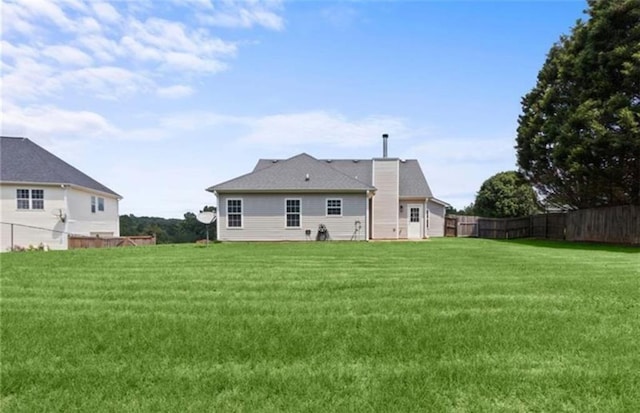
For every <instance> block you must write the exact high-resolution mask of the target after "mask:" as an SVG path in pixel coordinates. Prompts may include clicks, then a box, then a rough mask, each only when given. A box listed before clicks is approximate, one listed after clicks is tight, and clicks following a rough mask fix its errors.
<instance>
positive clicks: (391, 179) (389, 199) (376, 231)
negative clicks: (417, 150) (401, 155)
mask: <svg viewBox="0 0 640 413" xmlns="http://www.w3.org/2000/svg"><path fill="white" fill-rule="evenodd" d="M399 168H400V164H399V161H398V159H374V160H373V186H375V187H376V188H377V191H376V194H375V196H374V197H373V214H372V219H373V231H372V232H373V233H372V238H373V239H394V238H398V233H399V230H400V228H399V218H398V209H399V190H400V185H399Z"/></svg>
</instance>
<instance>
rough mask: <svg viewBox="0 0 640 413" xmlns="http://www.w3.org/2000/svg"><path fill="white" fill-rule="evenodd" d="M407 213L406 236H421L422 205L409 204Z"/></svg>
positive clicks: (414, 237) (410, 237)
mask: <svg viewBox="0 0 640 413" xmlns="http://www.w3.org/2000/svg"><path fill="white" fill-rule="evenodd" d="M407 207H408V208H409V215H408V216H407V220H408V221H409V222H407V237H409V239H420V238H422V205H419V204H409V205H407Z"/></svg>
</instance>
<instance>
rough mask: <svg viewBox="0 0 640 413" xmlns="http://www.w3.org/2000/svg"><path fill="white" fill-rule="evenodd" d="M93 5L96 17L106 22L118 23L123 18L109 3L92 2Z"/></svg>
mask: <svg viewBox="0 0 640 413" xmlns="http://www.w3.org/2000/svg"><path fill="white" fill-rule="evenodd" d="M91 7H92V8H93V11H94V12H95V14H96V17H98V19H100V20H102V21H103V22H105V23H117V22H119V21H120V20H121V19H122V16H120V13H118V11H117V10H116V9H115V8H114V7H113V6H112V5H110V4H109V3H106V2H95V3H91Z"/></svg>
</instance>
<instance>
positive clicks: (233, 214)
mask: <svg viewBox="0 0 640 413" xmlns="http://www.w3.org/2000/svg"><path fill="white" fill-rule="evenodd" d="M227 227H228V228H242V199H227Z"/></svg>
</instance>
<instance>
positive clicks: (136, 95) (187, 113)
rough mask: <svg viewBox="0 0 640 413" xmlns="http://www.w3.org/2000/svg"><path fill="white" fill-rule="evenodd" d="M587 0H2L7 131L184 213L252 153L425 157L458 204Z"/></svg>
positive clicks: (136, 203)
mask: <svg viewBox="0 0 640 413" xmlns="http://www.w3.org/2000/svg"><path fill="white" fill-rule="evenodd" d="M586 7H587V5H586V1H584V0H556V1H520V0H511V1H510V0H496V1H489V0H486V1H485V0H480V1H457V0H449V1H446V0H441V1H353V2H329V1H291V2H280V1H259V0H255V1H226V0H225V1H215V0H188V1H187V0H180V1H179V0H175V1H170V0H166V1H153V2H152V1H142V0H135V1H116V2H100V1H81V0H60V1H45V0H32V1H29V2H26V1H16V2H13V1H10V0H9V1H5V2H3V4H2V21H3V24H2V51H1V53H2V134H3V135H8V136H25V137H28V138H30V139H32V140H33V141H35V142H36V143H38V144H40V145H42V146H43V147H45V148H46V149H48V150H50V151H52V152H53V153H55V154H56V155H58V156H60V157H61V158H63V159H64V160H66V161H67V162H69V163H71V164H72V165H74V166H76V167H77V168H79V169H80V170H82V171H84V172H85V173H87V174H89V175H90V176H92V177H93V178H95V179H97V180H98V181H100V182H101V183H103V184H105V185H107V186H109V187H110V188H112V189H113V190H115V191H116V192H118V193H119V194H121V195H122V196H123V197H124V199H123V200H122V201H121V203H120V212H121V213H122V214H129V213H132V214H135V215H150V216H163V217H177V218H179V217H182V215H183V214H184V213H185V212H187V211H195V212H197V211H198V210H200V209H201V208H202V207H203V206H204V205H212V204H214V197H213V195H212V194H210V193H208V192H205V190H204V189H205V188H206V187H208V186H211V185H214V184H216V183H219V182H222V181H225V180H227V179H230V178H233V177H236V176H238V175H241V174H244V173H246V172H249V171H250V170H251V169H252V168H253V166H254V165H255V163H256V161H257V160H258V159H259V158H288V157H291V156H293V155H296V154H298V153H300V152H307V153H308V154H310V155H312V156H315V157H317V158H334V159H335V158H371V157H375V156H380V155H381V152H382V140H381V135H382V134H383V133H388V134H389V135H390V138H389V155H390V156H393V157H400V158H408V159H418V160H419V161H420V163H421V164H422V168H423V170H424V172H425V175H426V177H427V180H428V181H429V184H430V186H431V189H432V191H433V192H434V194H435V196H436V197H437V198H439V199H442V200H444V201H447V202H449V203H450V204H452V205H453V206H455V207H457V208H462V207H464V206H465V205H467V204H469V203H471V202H472V201H473V200H474V197H475V193H476V192H477V190H478V189H479V187H480V185H481V184H482V182H483V181H484V180H485V179H487V178H489V177H490V176H491V175H493V174H495V173H497V172H500V171H504V170H511V169H515V168H516V165H515V162H516V161H515V150H514V149H513V146H514V145H515V136H516V128H517V118H518V115H519V114H520V111H521V106H520V99H521V97H522V96H523V95H524V94H526V93H527V92H528V91H529V90H530V89H531V88H532V87H533V86H534V84H535V80H536V76H537V73H538V71H539V69H540V67H541V66H542V64H543V62H544V59H545V56H546V53H547V52H548V50H549V48H550V47H551V45H552V44H553V43H554V42H556V41H557V40H558V39H559V37H560V35H562V34H568V33H569V32H570V29H571V27H572V26H573V25H574V24H575V22H576V20H577V19H579V18H585V15H584V14H583V10H584V9H586Z"/></svg>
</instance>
